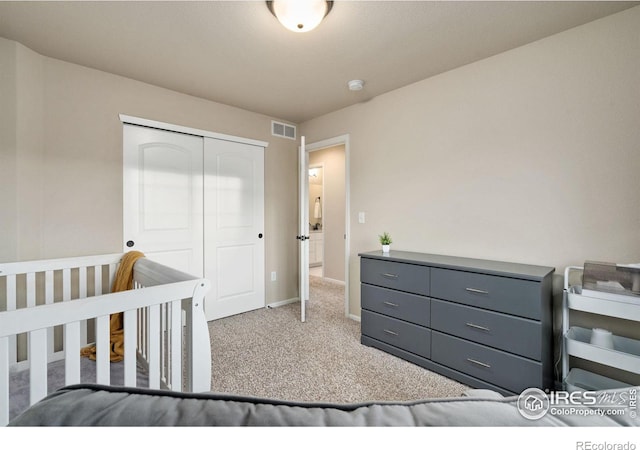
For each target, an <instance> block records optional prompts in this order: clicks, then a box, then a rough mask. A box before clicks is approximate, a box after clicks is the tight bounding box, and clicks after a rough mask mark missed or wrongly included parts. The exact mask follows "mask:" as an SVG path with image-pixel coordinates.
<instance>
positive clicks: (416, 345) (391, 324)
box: [361, 310, 431, 358]
mask: <svg viewBox="0 0 640 450" xmlns="http://www.w3.org/2000/svg"><path fill="white" fill-rule="evenodd" d="M361 328H362V334H364V335H365V336H369V337H371V338H374V339H377V340H379V341H382V342H386V343H387V344H391V345H393V346H396V347H399V348H401V349H403V350H406V351H408V352H411V353H415V354H416V355H420V356H422V357H424V358H429V356H430V354H431V330H429V329H428V328H424V327H421V326H419V325H414V324H412V323H407V322H403V321H401V320H398V319H394V318H392V317H387V316H383V315H382V314H378V313H374V312H371V311H366V310H363V311H362V318H361Z"/></svg>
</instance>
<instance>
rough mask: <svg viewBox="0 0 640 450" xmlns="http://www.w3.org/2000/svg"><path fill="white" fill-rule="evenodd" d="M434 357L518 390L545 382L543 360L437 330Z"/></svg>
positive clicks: (443, 362) (506, 387)
mask: <svg viewBox="0 0 640 450" xmlns="http://www.w3.org/2000/svg"><path fill="white" fill-rule="evenodd" d="M431 359H432V360H433V361H434V362H437V363H440V364H442V365H444V366H447V367H450V368H452V369H455V370H459V371H461V372H464V373H466V374H468V375H471V376H472V377H476V378H479V379H480V380H483V381H486V382H488V383H492V384H495V385H497V386H502V387H504V388H505V389H508V390H510V391H512V392H515V393H520V392H522V391H523V390H525V389H526V388H529V387H537V388H542V386H543V380H542V364H541V363H539V362H535V361H531V360H529V359H526V358H523V357H521V356H516V355H512V354H510V353H506V352H503V351H500V350H496V349H493V348H489V347H486V346H484V345H480V344H475V343H473V342H469V341H465V340H464V339H460V338H456V337H453V336H448V335H445V334H442V333H440V332H438V331H433V332H432V336H431Z"/></svg>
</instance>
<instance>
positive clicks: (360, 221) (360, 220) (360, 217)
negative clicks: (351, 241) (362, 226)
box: [358, 212, 364, 223]
mask: <svg viewBox="0 0 640 450" xmlns="http://www.w3.org/2000/svg"><path fill="white" fill-rule="evenodd" d="M358 223H364V212H359V213H358Z"/></svg>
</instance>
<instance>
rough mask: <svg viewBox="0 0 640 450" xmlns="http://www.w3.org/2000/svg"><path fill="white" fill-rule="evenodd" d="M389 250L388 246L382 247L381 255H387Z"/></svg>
mask: <svg viewBox="0 0 640 450" xmlns="http://www.w3.org/2000/svg"><path fill="white" fill-rule="evenodd" d="M390 248H391V246H390V245H383V246H382V253H389V249H390Z"/></svg>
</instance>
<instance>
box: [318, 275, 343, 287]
mask: <svg viewBox="0 0 640 450" xmlns="http://www.w3.org/2000/svg"><path fill="white" fill-rule="evenodd" d="M322 281H328V282H329V283H332V284H339V285H340V286H344V285H345V284H346V283H345V282H344V281H342V280H334V279H333V278H327V277H322Z"/></svg>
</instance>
